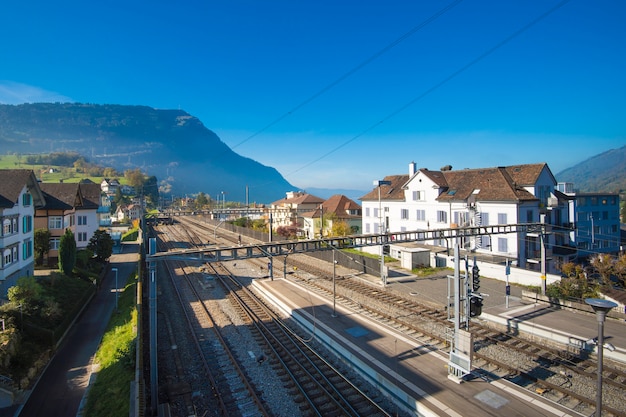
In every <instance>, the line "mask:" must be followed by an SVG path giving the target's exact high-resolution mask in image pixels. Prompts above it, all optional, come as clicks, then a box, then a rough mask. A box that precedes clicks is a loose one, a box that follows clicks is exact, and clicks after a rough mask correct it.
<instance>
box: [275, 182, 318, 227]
mask: <svg viewBox="0 0 626 417" xmlns="http://www.w3.org/2000/svg"><path fill="white" fill-rule="evenodd" d="M323 202H324V200H323V199H321V198H319V197H316V196H314V195H311V194H307V193H304V192H301V191H297V192H293V191H290V192H288V193H287V194H286V197H285V198H283V199H281V200H278V201H275V202H273V203H272V204H270V207H269V209H268V212H269V215H270V216H271V225H272V230H276V229H277V228H279V227H281V226H294V225H295V226H297V227H298V228H299V229H303V227H304V219H303V217H302V215H303V214H304V213H309V212H311V211H313V210H315V209H316V208H317V207H319V206H320V204H322V203H323ZM311 237H313V236H311Z"/></svg>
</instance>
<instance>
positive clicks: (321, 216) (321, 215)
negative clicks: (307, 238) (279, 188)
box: [320, 204, 324, 239]
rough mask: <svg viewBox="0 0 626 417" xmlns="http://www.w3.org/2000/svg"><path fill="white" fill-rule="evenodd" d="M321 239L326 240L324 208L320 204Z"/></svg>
mask: <svg viewBox="0 0 626 417" xmlns="http://www.w3.org/2000/svg"><path fill="white" fill-rule="evenodd" d="M320 239H324V206H323V205H321V204H320Z"/></svg>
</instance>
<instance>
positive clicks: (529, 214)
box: [526, 210, 535, 223]
mask: <svg viewBox="0 0 626 417" xmlns="http://www.w3.org/2000/svg"><path fill="white" fill-rule="evenodd" d="M534 218H535V216H534V215H533V211H532V210H528V211H527V212H526V223H532V222H533V221H534Z"/></svg>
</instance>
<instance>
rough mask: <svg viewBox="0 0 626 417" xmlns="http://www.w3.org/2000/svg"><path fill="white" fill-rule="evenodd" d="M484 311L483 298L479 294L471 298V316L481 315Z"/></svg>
mask: <svg viewBox="0 0 626 417" xmlns="http://www.w3.org/2000/svg"><path fill="white" fill-rule="evenodd" d="M482 312H483V299H482V297H479V296H472V297H471V298H470V317H477V316H480V315H481V314H482Z"/></svg>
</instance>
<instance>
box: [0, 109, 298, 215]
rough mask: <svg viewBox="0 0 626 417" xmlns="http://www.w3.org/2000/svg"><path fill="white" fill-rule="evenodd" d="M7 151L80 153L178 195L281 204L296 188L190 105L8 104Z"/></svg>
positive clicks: (1, 129)
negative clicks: (166, 185)
mask: <svg viewBox="0 0 626 417" xmlns="http://www.w3.org/2000/svg"><path fill="white" fill-rule="evenodd" d="M0 145H1V146H2V149H3V150H4V151H5V152H15V153H23V154H35V153H42V152H54V151H76V152H79V153H81V154H82V155H84V156H85V157H87V158H89V159H90V160H93V161H94V162H98V163H100V164H104V165H107V166H112V167H114V168H116V169H118V170H125V169H130V168H137V167H139V168H141V169H142V170H144V171H145V172H146V173H148V174H149V175H155V176H156V177H157V179H158V180H160V181H161V180H165V181H169V182H170V183H171V184H170V185H171V188H172V192H173V193H175V194H178V195H180V194H185V193H187V194H194V193H198V192H200V191H202V192H204V193H206V194H208V195H209V196H212V197H214V196H217V195H218V194H221V193H222V192H224V193H225V194H226V196H227V198H230V199H231V200H237V201H242V202H243V201H245V198H246V196H247V195H248V196H249V201H250V202H259V203H267V202H271V201H274V200H276V199H278V198H280V197H281V196H283V195H284V193H285V192H286V191H288V190H291V189H294V188H295V187H294V186H292V185H291V184H289V183H288V182H287V181H286V180H285V179H284V178H283V177H282V176H281V175H280V174H279V173H278V171H276V170H275V169H274V168H271V167H267V166H264V165H262V164H260V163H259V162H257V161H254V160H252V159H250V158H245V157H242V156H241V155H239V154H237V153H235V152H233V151H232V150H231V149H230V148H229V147H228V146H227V145H226V144H225V143H224V142H222V141H221V140H220V138H219V137H218V136H217V135H216V134H215V133H214V132H212V131H211V130H209V129H207V128H206V127H205V126H204V125H203V124H202V122H201V121H200V120H199V119H198V118H196V117H194V116H192V115H190V114H189V113H187V112H185V111H183V110H159V109H154V108H152V107H148V106H127V105H119V104H89V103H36V104H20V105H0Z"/></svg>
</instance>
